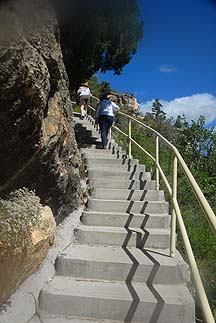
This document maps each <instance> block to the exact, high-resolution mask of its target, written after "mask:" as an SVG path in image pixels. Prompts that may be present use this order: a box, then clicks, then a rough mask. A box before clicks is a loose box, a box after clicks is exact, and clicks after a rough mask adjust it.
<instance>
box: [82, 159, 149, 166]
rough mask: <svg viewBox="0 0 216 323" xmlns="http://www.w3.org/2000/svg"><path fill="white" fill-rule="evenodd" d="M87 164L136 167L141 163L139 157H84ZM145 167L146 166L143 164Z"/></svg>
mask: <svg viewBox="0 0 216 323" xmlns="http://www.w3.org/2000/svg"><path fill="white" fill-rule="evenodd" d="M84 162H85V165H86V166H89V167H90V168H91V167H97V166H105V167H108V166H109V167H111V168H112V167H113V166H117V165H118V166H119V167H130V166H131V167H134V166H135V165H138V164H139V161H138V159H117V158H113V159H107V158H85V159H84ZM143 167H145V166H144V165H143Z"/></svg>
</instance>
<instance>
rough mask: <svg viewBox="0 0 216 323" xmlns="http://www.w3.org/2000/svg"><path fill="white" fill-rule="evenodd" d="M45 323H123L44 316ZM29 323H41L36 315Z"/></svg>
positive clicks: (118, 322) (121, 322)
mask: <svg viewBox="0 0 216 323" xmlns="http://www.w3.org/2000/svg"><path fill="white" fill-rule="evenodd" d="M44 321H45V322H46V323H123V321H111V320H104V319H103V320H100V319H98V320H96V319H92V318H83V317H74V316H69V315H66V316H64V315H51V314H49V315H44ZM29 323H41V321H40V319H39V317H38V315H35V316H34V317H33V318H32V319H31V321H29Z"/></svg>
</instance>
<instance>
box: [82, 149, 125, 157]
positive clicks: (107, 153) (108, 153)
mask: <svg viewBox="0 0 216 323" xmlns="http://www.w3.org/2000/svg"><path fill="white" fill-rule="evenodd" d="M89 150H90V149H89ZM92 150H93V149H92ZM97 150H100V153H96V154H95V153H91V152H89V151H88V152H83V153H82V156H83V158H84V159H86V158H89V159H90V158H91V159H98V158H102V159H125V158H128V156H127V155H126V153H125V152H123V153H116V154H112V152H111V151H109V150H106V149H97Z"/></svg>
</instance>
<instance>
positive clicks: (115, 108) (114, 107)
mask: <svg viewBox="0 0 216 323" xmlns="http://www.w3.org/2000/svg"><path fill="white" fill-rule="evenodd" d="M111 103H112V108H113V110H114V111H118V110H119V109H120V108H119V106H118V105H117V104H116V103H114V102H111Z"/></svg>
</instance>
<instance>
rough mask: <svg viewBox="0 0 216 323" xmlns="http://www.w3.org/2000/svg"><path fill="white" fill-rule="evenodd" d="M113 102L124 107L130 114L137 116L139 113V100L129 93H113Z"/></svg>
mask: <svg viewBox="0 0 216 323" xmlns="http://www.w3.org/2000/svg"><path fill="white" fill-rule="evenodd" d="M111 100H114V101H115V102H117V103H118V104H119V105H120V106H124V107H125V108H126V109H127V110H128V111H129V112H131V113H134V114H137V113H138V112H139V103H138V101H137V98H136V97H134V96H133V95H132V94H128V93H117V92H113V91H112V96H111Z"/></svg>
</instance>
